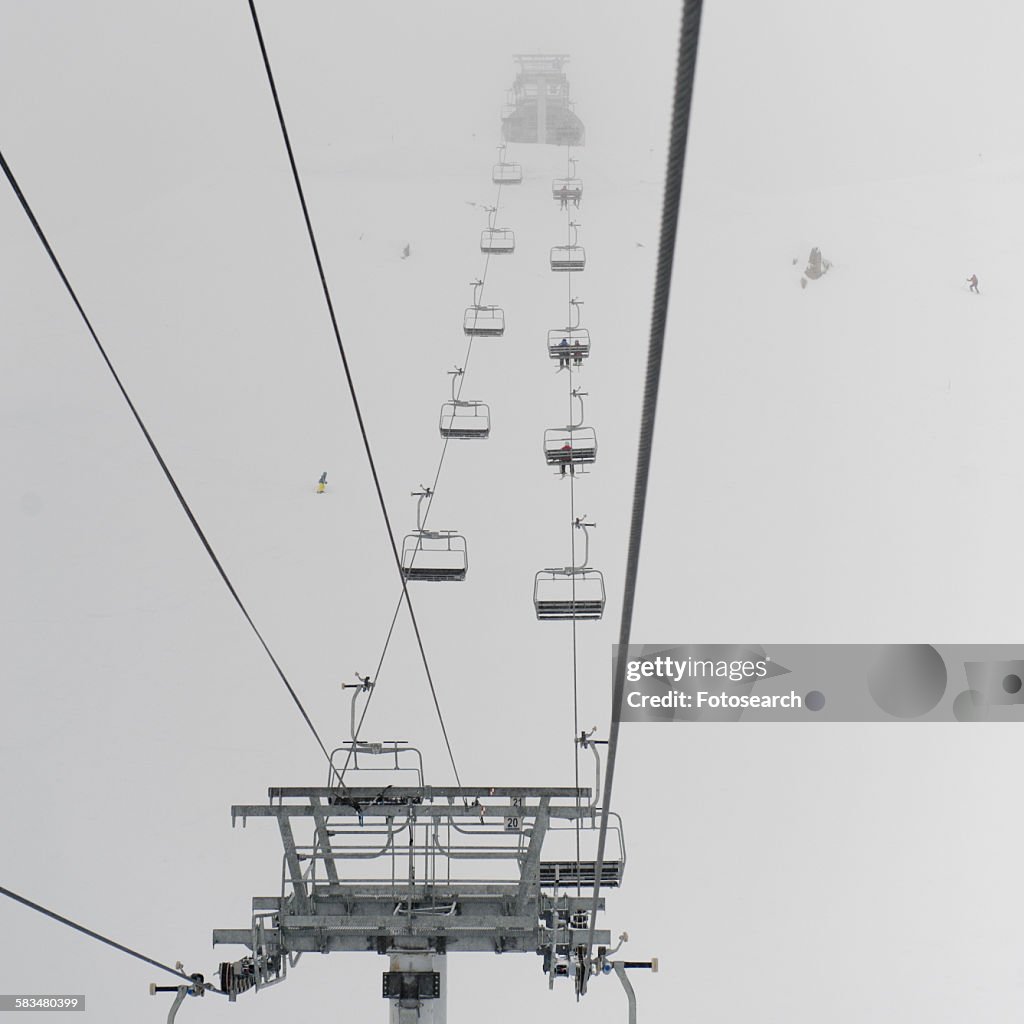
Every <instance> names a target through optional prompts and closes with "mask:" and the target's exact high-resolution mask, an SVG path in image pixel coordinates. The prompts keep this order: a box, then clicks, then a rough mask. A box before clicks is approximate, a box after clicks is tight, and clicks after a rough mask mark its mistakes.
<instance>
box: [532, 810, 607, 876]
mask: <svg viewBox="0 0 1024 1024" xmlns="http://www.w3.org/2000/svg"><path fill="white" fill-rule="evenodd" d="M608 817H609V818H610V819H613V822H611V823H609V826H608V832H607V845H606V847H605V856H604V858H603V859H602V861H601V880H600V884H601V885H602V886H605V887H606V888H617V887H618V886H620V885H621V884H622V876H623V875H624V874H625V871H626V843H625V838H624V835H623V831H622V819H621V818H620V817H619V815H617V814H616V813H615V812H614V811H612V812H610V813H609V815H608ZM560 832H564V833H569V834H570V835H569V836H567V838H568V839H570V840H571V841H572V842H575V841H576V837H577V825H576V823H572V824H570V825H562V826H558V825H548V836H547V837H546V838H547V839H548V840H549V841H550V840H552V839H557V838H558V833H560ZM599 833H600V828H599V826H598V825H597V822H596V820H592V821H590V822H583V823H581V824H580V825H579V830H578V835H579V839H580V850H581V851H586V853H587V854H589V855H590V859H588V860H583V859H582V858H580V859H576V858H574V857H572V856H571V855H569V856H563V857H562V858H561V859H559V860H542V861H541V862H540V884H541V885H542V886H543V887H545V888H552V887H558V886H575V885H582V886H590V887H591V888H592V887H593V885H594V882H595V880H596V878H597V843H598V834H599ZM566 852H569V851H566Z"/></svg>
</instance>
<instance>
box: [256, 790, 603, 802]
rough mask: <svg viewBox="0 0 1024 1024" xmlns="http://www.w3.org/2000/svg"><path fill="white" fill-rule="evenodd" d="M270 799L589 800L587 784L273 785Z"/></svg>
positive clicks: (268, 791) (269, 791)
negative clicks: (543, 798) (498, 798)
mask: <svg viewBox="0 0 1024 1024" xmlns="http://www.w3.org/2000/svg"><path fill="white" fill-rule="evenodd" d="M267 795H268V797H269V798H270V799H271V800H279V799H281V798H282V797H312V796H317V797H322V798H329V797H344V798H346V799H348V798H352V799H355V800H373V799H374V798H375V797H380V796H384V797H386V798H387V801H388V802H389V803H391V802H393V801H396V800H401V801H406V800H412V801H415V800H445V799H454V800H461V799H462V798H463V797H466V798H467V799H470V800H474V799H478V800H483V799H487V800H493V799H494V798H495V797H503V796H507V797H516V798H518V797H531V796H532V797H538V798H539V797H558V798H564V799H568V800H575V799H576V798H577V797H580V798H581V799H589V797H590V789H589V787H586V786H581V787H576V786H389V787H388V788H387V790H386V791H385V790H382V788H381V787H380V786H272V787H271V788H270V789H268V790H267Z"/></svg>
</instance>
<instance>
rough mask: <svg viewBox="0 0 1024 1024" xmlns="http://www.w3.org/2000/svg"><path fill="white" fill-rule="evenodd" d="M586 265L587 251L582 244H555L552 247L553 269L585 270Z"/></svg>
mask: <svg viewBox="0 0 1024 1024" xmlns="http://www.w3.org/2000/svg"><path fill="white" fill-rule="evenodd" d="M586 265H587V253H586V250H585V249H584V248H583V246H582V245H554V246H552V247H551V269H552V270H555V271H559V270H562V271H573V270H583V269H584V268H585V267H586Z"/></svg>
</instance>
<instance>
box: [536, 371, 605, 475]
mask: <svg viewBox="0 0 1024 1024" xmlns="http://www.w3.org/2000/svg"><path fill="white" fill-rule="evenodd" d="M586 394H587V393H586V392H585V391H580V390H579V388H574V389H573V392H572V397H573V398H575V399H576V400H577V401H578V402H579V403H580V418H579V422H578V423H577V422H576V421H573V422H572V423H569V424H568V425H567V426H564V427H551V428H549V429H548V430H545V431H544V461H545V462H546V463H547V464H548V465H549V466H554V467H555V468H557V470H558V475H559V476H561V477H564V476H565V475H566V473H568V474H569V475H570V476H575V475H576V472H577V471H579V472H581V473H585V472H586V470H585V469H584V467H585V466H592V465H593V464H594V463H595V462H596V461H597V431H595V430H594V428H593V427H585V426H584V425H583V399H584V397H585V396H586Z"/></svg>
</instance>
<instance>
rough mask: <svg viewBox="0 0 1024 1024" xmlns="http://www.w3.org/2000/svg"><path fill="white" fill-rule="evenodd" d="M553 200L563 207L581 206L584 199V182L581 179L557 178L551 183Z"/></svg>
mask: <svg viewBox="0 0 1024 1024" xmlns="http://www.w3.org/2000/svg"><path fill="white" fill-rule="evenodd" d="M551 198H552V199H555V200H557V202H558V203H559V204H560V205H561V206H567V205H568V204H569V203H572V204H573V206H579V205H580V200H581V199H582V198H583V181H582V180H581V179H580V178H555V180H554V181H553V182H551Z"/></svg>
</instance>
